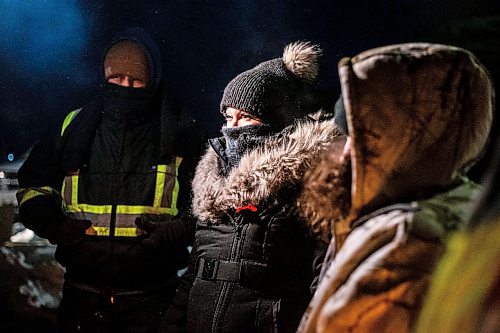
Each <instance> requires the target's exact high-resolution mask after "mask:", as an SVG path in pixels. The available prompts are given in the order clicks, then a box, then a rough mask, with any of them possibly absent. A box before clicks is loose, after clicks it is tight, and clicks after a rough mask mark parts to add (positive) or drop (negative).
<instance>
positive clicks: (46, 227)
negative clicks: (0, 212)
mask: <svg viewBox="0 0 500 333" xmlns="http://www.w3.org/2000/svg"><path fill="white" fill-rule="evenodd" d="M58 143H59V137H58V136H49V137H47V138H45V139H42V140H40V141H39V142H37V143H36V144H35V146H34V147H33V149H32V150H31V152H30V154H29V156H28V158H27V160H26V161H25V162H24V163H23V165H22V166H21V168H20V169H19V172H18V178H19V187H20V190H19V192H18V201H19V204H20V205H19V215H20V218H21V221H22V222H23V224H25V225H26V226H27V227H28V228H30V229H32V230H33V231H35V233H37V234H38V235H39V236H41V237H46V238H49V236H50V233H51V228H52V226H53V225H54V223H59V222H60V221H62V219H63V218H64V214H63V212H62V205H61V204H62V198H61V196H60V193H59V191H60V190H61V187H62V182H63V180H64V173H63V172H62V170H61V169H60V167H59V166H58V162H57V160H58V158H57V148H58ZM40 188H43V189H48V190H47V191H46V193H43V194H39V195H36V196H33V197H31V198H28V197H29V193H30V191H31V192H32V193H37V189H40ZM23 194H24V195H23ZM26 194H28V195H27V196H26ZM27 198H28V199H27Z"/></svg>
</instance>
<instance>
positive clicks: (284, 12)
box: [0, 0, 500, 162]
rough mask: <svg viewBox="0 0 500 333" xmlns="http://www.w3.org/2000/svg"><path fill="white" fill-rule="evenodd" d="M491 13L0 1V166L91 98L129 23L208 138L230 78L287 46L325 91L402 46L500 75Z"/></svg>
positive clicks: (285, 4)
mask: <svg viewBox="0 0 500 333" xmlns="http://www.w3.org/2000/svg"><path fill="white" fill-rule="evenodd" d="M499 7H500V6H499V5H498V1H497V0H479V1H473V0H471V1H467V0H455V1H453V0H399V1H397V0H389V1H362V0H352V1H334V0H329V1H312V0H296V1H271V0H257V1H248V0H245V1H243V0H238V1H220V0H219V1H216V0H212V1H210V0H205V1H186V0H173V1H161V0H147V1H112V2H111V1H110V2H104V1H102V0H101V1H88V0H87V1H69V0H68V1H62V0H0V13H1V14H2V15H1V16H2V19H1V20H0V55H1V57H0V162H3V161H6V160H7V155H8V154H9V153H13V154H14V156H15V157H19V156H20V155H21V154H22V153H23V152H24V151H25V150H26V149H28V148H29V147H30V146H31V145H32V144H33V143H34V141H35V140H36V138H38V137H40V136H41V135H43V133H45V132H46V131H47V130H48V129H49V128H59V126H60V125H59V124H60V122H61V121H62V119H63V118H64V116H65V115H66V114H67V113H68V112H69V111H71V110H73V109H75V108H78V107H80V106H81V105H82V104H84V103H85V102H86V101H87V100H88V99H89V98H91V97H92V95H93V93H94V92H95V90H94V89H95V87H96V86H97V85H98V84H99V83H100V78H101V76H100V75H101V70H102V69H101V66H100V58H101V56H102V49H103V48H104V47H105V46H106V45H107V43H108V42H109V40H110V39H111V38H112V36H113V35H114V34H115V33H117V32H119V31H121V30H123V29H124V28H126V27H129V26H134V25H136V26H142V27H144V28H145V29H146V30H148V31H149V32H150V33H151V34H152V35H153V37H154V38H155V40H156V41H157V43H158V44H159V45H160V48H161V51H162V53H163V66H164V67H163V75H164V77H165V79H166V81H167V83H168V85H169V87H170V89H171V90H172V92H173V93H174V94H175V95H176V96H177V97H178V99H179V100H180V101H181V102H182V103H183V104H184V105H185V106H186V107H187V108H188V109H189V110H190V111H191V113H192V115H193V116H194V117H195V118H197V119H199V120H200V121H201V123H202V124H204V125H205V126H206V127H207V129H208V131H209V134H210V135H211V136H214V135H217V133H218V128H219V126H220V124H221V121H222V118H221V117H220V116H219V115H218V112H217V111H218V104H219V100H220V98H221V93H222V90H223V89H224V86H225V85H226V84H227V82H228V81H229V80H230V79H231V78H233V77H234V76H235V75H236V74H238V73H240V72H242V71H243V70H246V69H248V68H250V67H253V66H254V65H256V64H257V63H259V62H261V61H264V60H268V59H271V58H276V57H279V56H281V54H282V50H283V47H284V46H285V45H286V44H287V43H289V42H291V41H295V40H310V41H312V42H315V43H320V44H321V46H322V48H323V49H324V56H323V59H322V62H323V63H322V75H323V79H322V80H321V82H320V87H322V88H323V89H325V90H333V91H336V90H337V89H338V83H337V80H338V78H337V69H336V66H337V62H338V60H339V59H340V58H341V57H343V56H354V55H355V54H357V53H359V52H361V51H364V50H366V49H368V48H372V47H376V46H381V45H384V44H391V43H399V42H409V41H438V42H443V43H449V44H455V45H458V46H463V47H466V48H469V49H471V50H472V51H473V52H474V53H476V54H477V55H478V56H479V58H480V59H481V60H482V61H483V62H484V63H485V64H486V65H487V67H488V68H489V69H490V71H492V72H495V73H498V65H497V63H498V60H497V59H500V58H499V56H500V46H499V43H498V35H499V34H500V32H499V30H500V24H499V22H500V16H499V15H500V10H499ZM495 73H493V74H494V76H496V77H498V75H497V74H495Z"/></svg>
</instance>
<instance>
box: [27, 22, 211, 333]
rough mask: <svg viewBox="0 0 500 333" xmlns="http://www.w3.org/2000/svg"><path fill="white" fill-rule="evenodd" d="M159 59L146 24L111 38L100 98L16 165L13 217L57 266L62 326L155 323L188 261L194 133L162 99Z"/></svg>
mask: <svg viewBox="0 0 500 333" xmlns="http://www.w3.org/2000/svg"><path fill="white" fill-rule="evenodd" d="M160 64H161V61H160V55H159V49H158V47H157V45H156V44H155V43H154V41H153V40H152V38H151V37H150V36H149V35H148V34H147V33H146V32H145V31H144V30H142V29H140V28H131V29H128V30H127V31H125V32H123V33H122V34H120V35H118V36H117V37H115V39H114V40H113V41H112V43H111V44H110V46H109V47H108V48H107V49H106V50H105V52H104V58H103V67H104V68H103V72H104V78H103V81H104V82H103V84H102V86H101V87H100V90H99V92H100V94H99V95H98V96H96V98H95V99H94V100H93V101H91V102H90V103H88V104H87V105H85V106H84V107H83V108H80V109H78V110H75V111H72V112H70V113H69V114H68V115H67V117H66V119H65V120H64V122H63V124H62V127H61V128H60V130H59V131H58V133H57V135H54V136H49V137H48V138H46V139H43V140H41V141H39V142H38V143H37V144H36V145H35V146H34V148H33V149H32V151H31V153H30V155H29V157H28V159H27V160H26V162H25V163H24V164H23V166H22V167H21V169H20V171H19V183H20V190H19V192H18V201H19V214H20V217H21V219H22V221H23V223H24V224H25V225H26V226H28V227H29V228H31V229H33V230H34V231H35V232H36V233H37V234H39V235H40V236H42V237H46V238H48V239H49V240H50V242H52V243H54V244H57V250H56V259H57V260H58V261H59V262H60V263H61V264H62V265H63V266H64V267H65V268H66V274H65V284H64V289H63V298H62V301H61V305H60V326H61V330H62V331H64V332H72V331H79V332H80V331H85V332H86V331H88V332H97V331H106V332H107V331H120V332H128V331H133V332H143V331H145V332H146V331H147V332H149V331H156V330H158V329H159V326H160V323H161V318H162V317H163V316H162V313H163V312H165V310H166V307H167V306H168V304H169V302H170V299H171V297H172V295H173V294H174V293H175V289H176V287H177V283H178V276H177V271H178V270H179V268H181V267H183V266H185V265H186V261H187V255H188V253H187V247H188V246H189V245H190V244H191V242H192V239H193V237H194V223H192V220H191V218H190V215H189V214H188V211H187V208H188V207H189V194H190V179H191V175H192V173H193V172H194V166H195V164H196V160H197V156H199V154H200V153H201V150H202V146H203V142H204V135H203V133H204V131H203V130H202V129H201V128H200V127H199V126H198V125H197V124H196V122H195V121H194V120H192V119H190V118H188V117H187V116H186V115H185V113H184V112H183V111H182V108H181V107H180V106H179V104H178V103H177V102H176V101H175V100H174V99H173V97H172V96H171V95H169V94H168V92H167V90H166V89H165V87H164V84H163V82H162V80H161V66H160Z"/></svg>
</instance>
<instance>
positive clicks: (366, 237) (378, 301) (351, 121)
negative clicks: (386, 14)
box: [298, 43, 493, 332]
mask: <svg viewBox="0 0 500 333" xmlns="http://www.w3.org/2000/svg"><path fill="white" fill-rule="evenodd" d="M339 75H340V80H341V88H342V96H343V102H344V105H345V109H346V115H347V124H348V129H349V135H350V138H351V140H352V150H351V162H352V187H351V208H350V211H349V215H348V216H347V218H344V219H342V218H340V219H338V218H336V217H335V216H331V215H328V211H327V210H324V209H323V210H319V211H321V212H326V213H325V214H324V215H323V216H315V217H314V218H316V219H325V220H327V221H332V220H335V222H334V223H333V225H332V231H331V233H332V240H331V243H330V246H329V250H328V255H327V260H326V261H325V263H324V271H323V274H322V278H321V281H320V284H319V286H318V289H317V292H316V294H315V296H314V298H313V299H312V301H311V302H310V304H309V307H308V310H307V311H306V313H305V314H304V316H303V318H302V321H301V324H300V327H299V330H298V331H299V332H410V331H411V330H412V328H413V326H414V324H415V319H416V316H417V314H418V312H419V310H420V307H421V303H422V299H423V297H424V295H425V291H426V290H427V286H428V283H429V278H430V276H431V273H432V271H433V268H434V263H435V262H436V260H437V259H438V258H439V257H440V256H441V254H442V253H443V251H444V245H443V242H444V239H445V237H446V235H447V234H448V233H449V231H451V230H455V229H457V228H459V227H460V226H461V225H462V224H463V222H464V221H465V220H466V219H467V218H468V211H469V209H470V205H471V199H472V198H474V193H475V192H476V190H477V186H476V185H475V184H473V183H472V182H470V181H468V180H467V179H466V178H465V177H464V174H465V172H466V170H467V169H468V168H469V167H470V166H471V165H472V164H473V163H474V161H475V160H477V159H478V157H479V156H480V154H481V152H482V150H483V148H484V146H485V143H486V141H487V136H488V132H489V129H490V126H491V119H492V105H493V88H492V84H491V81H490V78H489V76H488V73H487V72H486V71H485V69H484V67H482V66H481V65H480V64H479V62H478V61H477V59H476V58H475V57H474V56H473V55H472V54H471V53H470V52H468V51H465V50H463V49H459V48H456V47H452V46H444V45H435V44H424V43H422V44H419V43H415V44H401V45H393V46H387V47H381V48H377V49H373V50H369V51H366V52H363V53H361V54H360V55H358V56H356V57H354V58H352V59H343V60H341V61H340V63H339ZM323 172H324V173H326V174H328V173H329V172H330V171H329V170H328V169H324V170H323ZM319 179H328V177H320V178H319ZM309 181H310V182H314V179H310V178H309ZM307 187H308V185H306V189H307ZM316 195H317V196H320V197H322V196H326V197H328V196H329V193H324V194H321V193H317V194H316ZM310 197H311V196H310ZM324 200H325V198H322V202H324ZM332 204H335V203H332ZM307 205H312V206H314V202H306V203H303V205H302V206H307Z"/></svg>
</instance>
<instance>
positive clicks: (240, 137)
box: [221, 124, 274, 169]
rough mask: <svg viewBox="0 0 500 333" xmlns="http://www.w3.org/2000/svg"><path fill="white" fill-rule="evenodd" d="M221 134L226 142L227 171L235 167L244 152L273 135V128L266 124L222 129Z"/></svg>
mask: <svg viewBox="0 0 500 333" xmlns="http://www.w3.org/2000/svg"><path fill="white" fill-rule="evenodd" d="M221 132H222V135H223V136H224V139H225V140H226V149H225V153H226V156H227V160H228V166H229V168H228V169H232V168H233V167H235V166H237V165H238V164H239V163H240V160H241V158H242V157H243V155H245V153H246V152H248V151H249V150H252V149H253V148H255V147H256V146H258V145H259V144H261V143H262V142H263V140H264V139H265V138H267V137H269V136H270V135H272V134H273V133H274V131H273V128H272V127H271V126H270V125H267V124H261V125H248V126H241V127H230V128H228V127H223V128H222V130H221Z"/></svg>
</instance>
